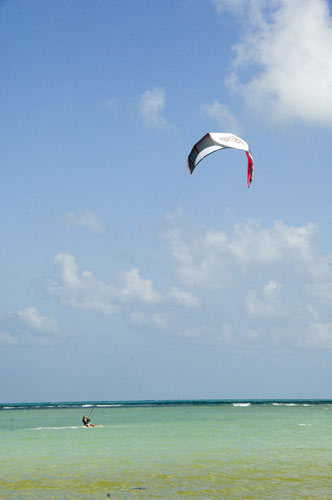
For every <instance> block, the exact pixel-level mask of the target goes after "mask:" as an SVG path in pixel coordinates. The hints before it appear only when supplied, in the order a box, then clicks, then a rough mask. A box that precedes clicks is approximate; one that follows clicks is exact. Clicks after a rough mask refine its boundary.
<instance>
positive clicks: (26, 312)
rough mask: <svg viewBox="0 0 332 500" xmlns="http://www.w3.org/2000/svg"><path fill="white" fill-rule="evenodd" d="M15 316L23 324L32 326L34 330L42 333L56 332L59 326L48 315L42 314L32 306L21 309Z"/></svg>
mask: <svg viewBox="0 0 332 500" xmlns="http://www.w3.org/2000/svg"><path fill="white" fill-rule="evenodd" d="M17 316H18V317H19V318H20V319H21V320H22V322H23V323H24V324H25V325H27V326H28V327H29V328H32V330H34V331H35V332H39V333H42V334H48V333H57V332H58V329H59V328H58V323H57V321H56V320H55V319H54V318H52V317H50V316H42V315H41V314H40V313H39V311H38V310H37V309H36V308H35V307H33V306H31V307H27V308H25V309H21V310H20V311H18V312H17Z"/></svg>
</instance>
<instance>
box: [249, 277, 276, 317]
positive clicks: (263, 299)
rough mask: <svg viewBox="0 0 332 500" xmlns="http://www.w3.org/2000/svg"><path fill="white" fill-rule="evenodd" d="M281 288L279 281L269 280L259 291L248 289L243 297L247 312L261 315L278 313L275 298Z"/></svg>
mask: <svg viewBox="0 0 332 500" xmlns="http://www.w3.org/2000/svg"><path fill="white" fill-rule="evenodd" d="M281 289H282V285H280V283H276V282H275V281H269V283H267V284H266V285H265V286H264V288H263V290H262V291H261V292H260V293H258V292H257V291H256V290H249V292H248V293H247V297H246V299H245V302H246V307H247V310H248V312H249V314H250V315H252V316H263V317H264V316H275V315H278V314H279V313H280V312H281V311H280V304H279V303H278V301H277V299H278V295H279V293H280V291H281Z"/></svg>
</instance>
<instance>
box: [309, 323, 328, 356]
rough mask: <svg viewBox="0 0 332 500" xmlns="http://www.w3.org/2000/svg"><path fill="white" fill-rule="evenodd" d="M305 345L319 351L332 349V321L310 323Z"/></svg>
mask: <svg viewBox="0 0 332 500" xmlns="http://www.w3.org/2000/svg"><path fill="white" fill-rule="evenodd" d="M304 343H305V345H306V346H307V347H313V348H318V349H325V348H328V349H331V348H332V321H329V322H326V323H322V322H313V323H310V324H309V326H308V327H307V329H306V337H305V339H304Z"/></svg>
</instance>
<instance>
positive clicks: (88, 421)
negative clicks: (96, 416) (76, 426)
mask: <svg viewBox="0 0 332 500" xmlns="http://www.w3.org/2000/svg"><path fill="white" fill-rule="evenodd" d="M82 422H83V425H84V426H85V427H94V424H90V422H91V418H88V417H86V416H85V415H84V416H83V418H82Z"/></svg>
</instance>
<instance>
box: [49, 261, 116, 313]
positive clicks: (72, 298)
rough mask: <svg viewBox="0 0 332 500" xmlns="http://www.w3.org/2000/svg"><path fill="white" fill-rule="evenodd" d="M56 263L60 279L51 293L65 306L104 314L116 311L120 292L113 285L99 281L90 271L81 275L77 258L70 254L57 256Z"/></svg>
mask: <svg viewBox="0 0 332 500" xmlns="http://www.w3.org/2000/svg"><path fill="white" fill-rule="evenodd" d="M55 263H56V264H57V265H58V268H59V269H60V278H59V279H58V280H57V281H56V282H53V283H52V284H50V291H51V292H52V293H53V294H54V295H56V296H57V297H58V298H59V300H60V301H61V302H62V303H63V304H66V305H69V306H71V307H74V308H79V309H87V310H96V311H99V312H102V313H104V314H111V313H114V312H115V311H116V309H117V305H116V303H115V302H116V298H117V296H118V290H117V287H116V286H115V285H113V283H111V282H106V283H104V282H102V281H100V280H98V279H97V278H96V277H95V276H94V275H93V273H92V272H90V271H83V272H81V273H80V272H79V270H78V266H77V263H76V259H75V257H73V256H72V255H71V254H70V253H68V252H62V253H59V254H57V255H56V257H55Z"/></svg>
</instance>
